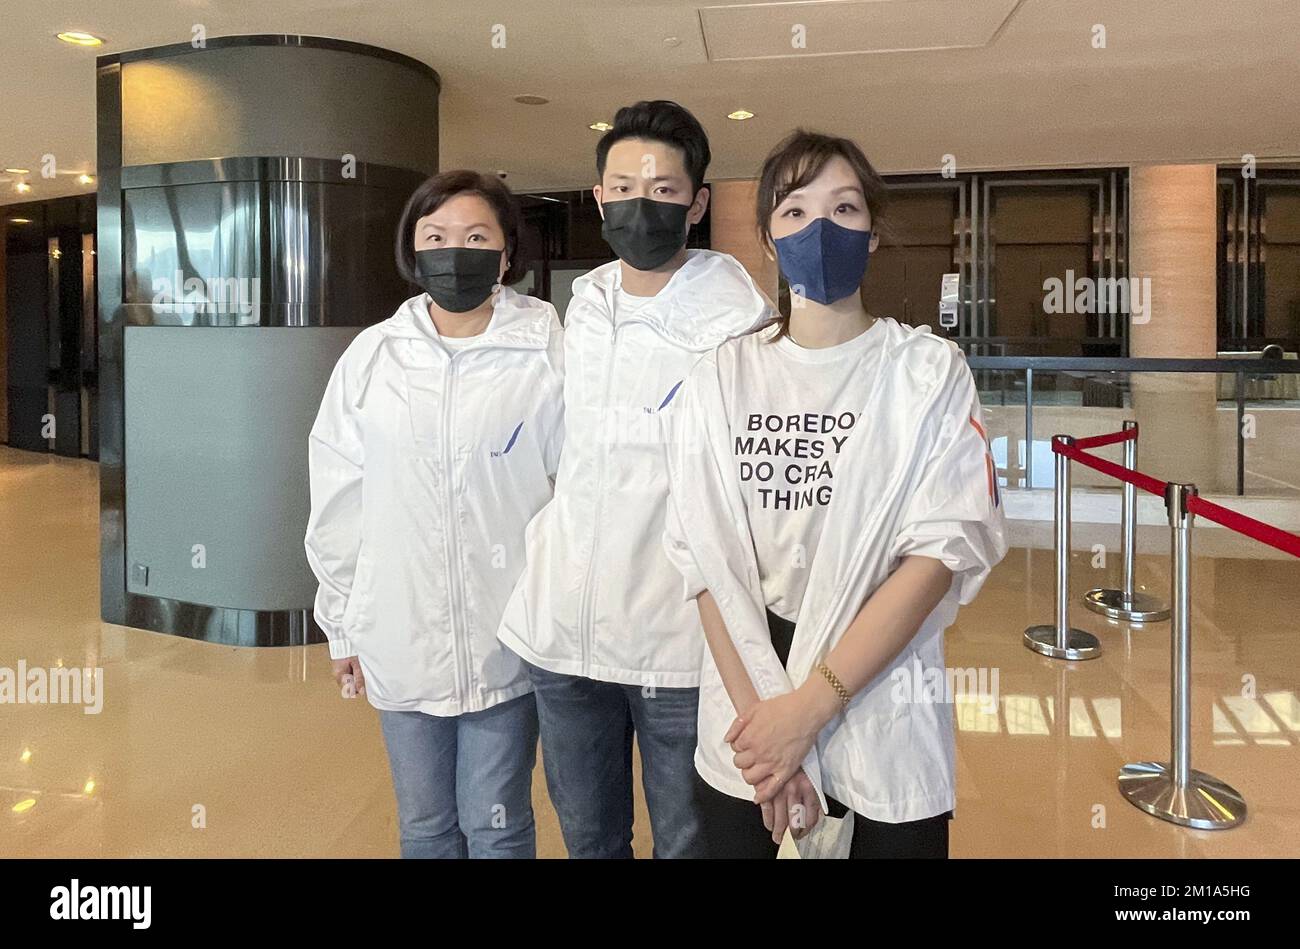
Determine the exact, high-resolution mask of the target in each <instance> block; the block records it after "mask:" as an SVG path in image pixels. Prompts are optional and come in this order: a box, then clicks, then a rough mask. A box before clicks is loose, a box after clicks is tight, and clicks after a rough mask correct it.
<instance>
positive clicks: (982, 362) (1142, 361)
mask: <svg viewBox="0 0 1300 949" xmlns="http://www.w3.org/2000/svg"><path fill="white" fill-rule="evenodd" d="M966 363H967V365H969V366H970V368H971V370H972V371H979V370H984V371H993V372H1023V373H1024V374H1025V439H1026V441H1027V442H1028V443H1030V444H1029V445H1028V446H1027V450H1026V451H1025V484H1026V485H1027V486H1029V487H1030V488H1032V487H1033V484H1034V452H1033V447H1032V442H1033V438H1034V372H1035V371H1039V372H1064V373H1069V372H1079V373H1086V372H1199V373H1216V374H1219V373H1222V374H1225V375H1229V374H1230V375H1232V376H1234V377H1235V379H1234V380H1233V392H1234V394H1235V401H1236V403H1237V496H1238V497H1242V496H1244V495H1245V493H1246V434H1245V431H1244V429H1245V424H1244V423H1245V418H1246V385H1245V382H1246V377H1247V376H1279V375H1300V359H1264V358H1254V359H1252V358H1249V357H1243V358H1236V359H1164V358H1151V357H1129V358H1117V357H1108V356H1092V357H1089V356H967V357H966ZM1005 403H1006V388H1005V386H1004V387H1003V404H1005Z"/></svg>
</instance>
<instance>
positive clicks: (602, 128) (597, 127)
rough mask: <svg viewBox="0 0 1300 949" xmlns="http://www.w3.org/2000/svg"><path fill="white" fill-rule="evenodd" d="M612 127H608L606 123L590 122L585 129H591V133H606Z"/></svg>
mask: <svg viewBox="0 0 1300 949" xmlns="http://www.w3.org/2000/svg"><path fill="white" fill-rule="evenodd" d="M613 127H614V126H612V125H610V124H609V123H608V122H592V123H591V124H590V125H588V126H587V128H589V129H591V130H592V131H593V132H608V131H609V130H610V129H612V128H613Z"/></svg>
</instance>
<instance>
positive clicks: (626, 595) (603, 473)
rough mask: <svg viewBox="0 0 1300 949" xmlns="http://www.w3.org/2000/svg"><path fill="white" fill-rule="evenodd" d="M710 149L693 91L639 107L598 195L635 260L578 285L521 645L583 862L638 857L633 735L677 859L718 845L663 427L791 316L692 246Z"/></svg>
mask: <svg viewBox="0 0 1300 949" xmlns="http://www.w3.org/2000/svg"><path fill="white" fill-rule="evenodd" d="M708 163H709V144H708V138H707V137H706V136H705V134H704V130H703V129H702V128H701V127H700V124H699V122H698V121H696V119H695V117H694V116H693V115H691V114H690V113H689V112H688V111H686V110H685V109H683V108H682V107H681V106H679V105H677V104H676V103H675V102H664V101H656V102H638V103H637V104H636V105H633V106H628V107H627V108H623V109H620V110H619V112H618V115H617V116H615V119H614V127H613V129H611V130H610V131H609V132H607V133H606V134H605V135H604V136H603V137H602V138H601V140H600V142H599V144H598V145H597V146H596V170H597V172H598V173H599V175H600V183H599V184H598V185H596V186H595V188H593V189H592V193H593V194H594V195H595V198H596V200H597V201H598V202H599V204H600V211H601V216H602V218H603V220H604V226H603V228H602V233H603V234H604V237H605V240H606V241H607V242H608V243H609V245H610V247H611V248H612V249H613V251H614V253H615V254H617V255H618V257H619V259H618V260H615V261H613V262H612V263H609V264H606V265H604V266H602V267H597V268H596V269H595V270H593V271H592V272H591V273H589V274H586V275H585V276H583V277H579V278H578V279H577V280H575V281H574V283H573V299H572V302H571V303H570V304H569V309H568V314H567V317H566V320H565V359H566V364H567V366H568V371H567V375H566V382H565V390H564V400H565V429H566V432H565V446H564V452H563V455H562V456H561V459H560V471H559V474H558V476H557V481H556V494H555V498H554V500H553V501H552V503H550V504H549V505H547V506H546V507H545V508H544V509H543V510H542V511H541V513H539V514H538V516H537V517H536V518H535V519H534V521H533V523H532V524H530V525H529V531H528V563H527V565H526V567H525V568H524V574H523V576H522V577H521V578H520V581H519V584H518V585H517V586H516V588H515V592H514V595H513V597H512V598H511V601H510V604H509V605H508V606H507V608H506V612H505V615H504V617H503V619H502V625H501V630H500V638H501V641H502V642H504V643H505V644H506V645H507V646H508V647H510V648H511V649H512V650H514V651H515V652H516V653H517V654H518V655H519V656H520V657H522V658H523V659H524V660H525V662H526V663H527V668H528V672H529V675H530V677H531V678H532V682H533V686H534V689H535V694H536V696H537V705H538V716H539V721H540V727H541V741H542V757H543V761H544V763H545V767H546V782H547V786H548V788H549V790H550V794H551V800H552V802H553V803H554V805H555V809H556V811H557V812H558V813H559V817H560V826H561V829H562V831H563V833H564V841H565V846H566V847H567V849H568V851H569V856H571V857H630V856H632V846H631V841H632V794H633V791H632V740H633V735H634V734H635V736H636V740H637V746H638V748H639V749H640V753H641V764H642V773H643V782H644V786H645V798H646V804H647V807H648V809H649V812H650V823H651V829H652V832H653V836H654V852H655V856H658V857H698V856H704V855H705V854H704V853H703V852H702V849H703V848H702V844H701V834H700V827H699V818H698V811H697V808H696V805H695V800H694V794H693V787H694V785H695V781H694V777H693V775H694V770H695V766H694V757H695V745H696V715H697V708H698V701H699V685H700V668H701V663H702V660H703V649H704V634H703V631H702V629H701V628H700V619H699V613H698V611H697V609H696V607H695V604H694V602H692V601H688V600H687V599H686V598H685V588H684V585H683V582H682V578H681V575H680V574H679V573H678V572H677V571H676V570H675V569H674V568H673V566H672V564H671V563H670V562H669V560H668V558H667V555H666V553H665V552H664V549H663V546H662V542H661V540H662V536H663V527H664V510H665V503H666V498H667V483H668V474H667V459H666V452H665V447H666V446H665V444H664V439H663V434H662V433H663V430H664V428H663V426H664V422H665V420H666V418H667V413H669V412H671V411H673V409H674V397H675V396H676V395H677V392H678V389H679V387H680V385H681V382H682V380H683V379H684V378H685V377H686V375H687V373H688V372H689V371H690V368H691V366H692V365H693V364H694V363H695V361H696V360H697V359H698V358H699V357H700V356H701V355H703V354H704V353H706V352H708V351H709V350H711V349H713V348H714V347H715V346H717V345H718V344H719V343H721V342H722V341H723V340H725V339H728V338H730V337H733V336H738V335H741V334H744V333H747V332H750V331H752V330H754V329H756V328H757V327H759V326H761V325H763V324H764V323H766V322H768V321H769V320H770V319H771V318H772V316H773V315H774V314H773V312H772V310H771V307H770V304H769V303H768V301H767V299H766V297H764V296H763V294H762V293H761V292H760V291H759V290H758V288H757V287H756V286H755V285H754V282H753V280H751V279H750V277H749V275H748V274H747V273H746V272H745V269H744V268H743V267H742V266H741V265H740V264H739V263H738V262H737V261H736V260H735V259H734V258H732V257H730V256H728V255H727V254H721V253H716V252H714V251H708V250H687V249H686V237H687V233H688V230H689V228H690V227H691V225H694V224H697V223H699V221H700V219H701V218H702V217H703V216H704V213H705V210H706V208H707V207H708V199H709V191H708V188H706V187H705V186H704V174H705V171H706V169H707V168H708Z"/></svg>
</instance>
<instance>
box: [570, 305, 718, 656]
mask: <svg viewBox="0 0 1300 949" xmlns="http://www.w3.org/2000/svg"><path fill="white" fill-rule="evenodd" d="M607 303H608V306H609V312H610V314H611V316H612V315H613V314H614V305H613V302H612V301H608V300H607ZM632 323H642V324H644V325H646V326H648V327H650V329H652V330H653V331H654V332H655V334H656V335H657V336H659V337H660V338H662V339H663V340H664V341H665V342H668V343H671V344H672V345H674V346H678V347H679V348H680V344H679V343H677V342H676V341H675V340H670V339H669V338H668V337H667V336H666V335H665V334H664V333H663V331H661V330H660V329H659V327H657V326H655V325H654V323H653V322H651V321H650V320H647V319H645V318H643V317H640V316H635V315H634V316H629V317H627V318H626V319H624V320H622V321H621V322H615V323H614V324H613V326H612V327H611V328H610V332H609V339H610V353H609V365H608V366H607V367H606V368H605V394H604V398H603V400H602V401H601V404H600V425H601V444H602V448H601V452H600V458H599V461H598V463H597V466H596V500H595V508H594V510H593V514H594V517H593V518H592V525H593V526H592V536H591V557H590V559H589V560H588V561H587V575H586V579H585V581H584V582H583V587H582V609H581V612H580V614H579V616H578V627H579V629H578V636H579V638H580V639H581V641H582V671H583V672H584V673H588V672H590V671H591V670H590V668H589V663H590V662H591V647H592V646H593V645H594V643H595V629H594V627H593V624H592V621H591V602H592V600H593V599H594V598H595V582H594V580H595V573H596V559H597V558H596V554H597V549H598V546H599V544H600V516H601V513H602V511H603V508H604V504H603V502H604V499H605V493H604V491H602V490H601V488H602V486H603V482H604V479H605V459H606V457H607V456H608V455H609V447H608V443H607V442H606V440H605V439H604V427H605V415H606V411H607V409H608V407H609V390H610V386H611V383H612V382H613V379H614V367H615V364H616V362H617V361H618V331H619V330H620V329H622V328H623V327H625V326H629V325H631V324H632ZM691 351H692V352H694V351H695V350H691Z"/></svg>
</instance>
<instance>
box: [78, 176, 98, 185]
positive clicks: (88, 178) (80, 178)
mask: <svg viewBox="0 0 1300 949" xmlns="http://www.w3.org/2000/svg"><path fill="white" fill-rule="evenodd" d="M77 180H78V181H79V182H81V183H82V184H83V185H90V184H94V183H95V179H94V178H93V177H92V176H90V175H78V176H77Z"/></svg>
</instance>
